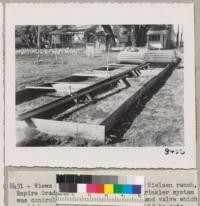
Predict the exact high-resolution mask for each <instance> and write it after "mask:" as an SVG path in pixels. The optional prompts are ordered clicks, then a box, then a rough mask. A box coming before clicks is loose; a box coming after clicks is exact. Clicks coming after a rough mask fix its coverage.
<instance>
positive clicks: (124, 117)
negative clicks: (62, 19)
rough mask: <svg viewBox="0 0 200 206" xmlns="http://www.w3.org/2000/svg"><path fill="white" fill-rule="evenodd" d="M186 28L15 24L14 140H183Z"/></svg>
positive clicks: (141, 143) (110, 143)
mask: <svg viewBox="0 0 200 206" xmlns="http://www.w3.org/2000/svg"><path fill="white" fill-rule="evenodd" d="M183 30H184V28H183V26H182V25H179V24H174V25H173V24H152V25H151V24H148V25H147V24H146V25H145V24H138V25H135V24H132V25H20V26H16V27H15V54H16V56H15V60H16V120H17V123H16V125H17V127H16V130H17V131H16V132H17V137H16V145H17V146H19V147H20V146H21V147H22V146H24V147H25V146H27V147H28V146H72V147H78V146H83V147H91V146H107V147H115V146H116V147H123V146H125V147H147V146H184V104H183V103H184V98H183V90H184V84H183V74H184V33H183Z"/></svg>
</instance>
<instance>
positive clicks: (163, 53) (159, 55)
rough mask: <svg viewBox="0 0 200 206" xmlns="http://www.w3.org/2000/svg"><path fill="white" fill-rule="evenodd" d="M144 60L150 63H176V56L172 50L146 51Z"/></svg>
mask: <svg viewBox="0 0 200 206" xmlns="http://www.w3.org/2000/svg"><path fill="white" fill-rule="evenodd" d="M146 60H147V62H150V63H170V62H176V61H177V55H176V52H175V51H173V50H156V51H148V52H147V53H146Z"/></svg>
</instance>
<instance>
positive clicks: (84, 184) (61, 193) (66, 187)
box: [56, 174, 144, 206]
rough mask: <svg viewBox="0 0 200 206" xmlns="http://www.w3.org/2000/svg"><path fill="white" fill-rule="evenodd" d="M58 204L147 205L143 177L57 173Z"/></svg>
mask: <svg viewBox="0 0 200 206" xmlns="http://www.w3.org/2000/svg"><path fill="white" fill-rule="evenodd" d="M56 183H57V196H56V198H57V199H56V204H57V205H88V206H92V205H99V206H121V205H123V206H144V177H143V176H111V175H73V174H67V175H57V176H56Z"/></svg>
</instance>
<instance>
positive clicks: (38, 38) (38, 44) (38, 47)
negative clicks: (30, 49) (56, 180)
mask: <svg viewBox="0 0 200 206" xmlns="http://www.w3.org/2000/svg"><path fill="white" fill-rule="evenodd" d="M37 49H38V56H37V63H38V64H39V63H40V26H39V25H38V33H37Z"/></svg>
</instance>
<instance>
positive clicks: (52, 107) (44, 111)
mask: <svg viewBox="0 0 200 206" xmlns="http://www.w3.org/2000/svg"><path fill="white" fill-rule="evenodd" d="M143 66H146V64H143V65H140V66H138V67H137V68H141V67H143ZM134 69H135V68H134ZM130 72H132V69H129V70H126V71H124V72H121V73H119V74H117V75H115V76H112V77H110V78H108V79H104V80H101V81H99V82H98V83H96V84H95V85H91V86H89V87H86V88H83V89H81V90H79V91H78V92H76V93H74V94H73V96H69V95H67V96H64V97H62V98H60V99H58V100H55V101H53V102H51V103H48V104H46V105H43V106H41V107H38V108H36V109H33V110H31V111H28V112H25V113H23V114H21V115H19V116H18V118H17V119H18V120H26V119H29V118H31V117H44V116H45V117H46V118H49V117H51V116H52V115H53V114H57V113H58V112H60V111H61V107H62V106H63V105H66V104H67V103H72V102H73V101H74V100H75V99H77V98H79V97H81V96H84V95H86V94H89V93H91V92H95V91H97V90H99V89H101V88H104V87H105V86H107V85H110V84H112V83H114V82H117V81H118V80H120V79H122V78H124V77H127V76H129V73H130ZM59 107H60V108H59Z"/></svg>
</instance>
